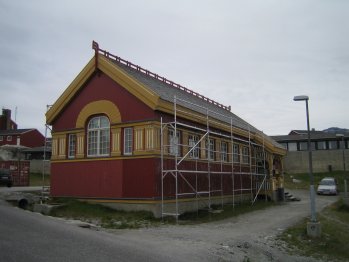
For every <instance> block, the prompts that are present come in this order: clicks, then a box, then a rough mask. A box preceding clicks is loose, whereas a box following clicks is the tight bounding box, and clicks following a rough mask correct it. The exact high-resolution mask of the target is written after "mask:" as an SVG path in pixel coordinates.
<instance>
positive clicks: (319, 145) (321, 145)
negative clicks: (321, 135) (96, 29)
mask: <svg viewBox="0 0 349 262" xmlns="http://www.w3.org/2000/svg"><path fill="white" fill-rule="evenodd" d="M317 149H318V150H324V149H326V142H325V141H318V142H317Z"/></svg>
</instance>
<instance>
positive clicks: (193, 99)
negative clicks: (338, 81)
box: [108, 56, 283, 148]
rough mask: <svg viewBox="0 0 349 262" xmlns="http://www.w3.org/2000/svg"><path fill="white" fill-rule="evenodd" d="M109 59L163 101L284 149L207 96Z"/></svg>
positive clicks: (137, 67)
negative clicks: (223, 123)
mask: <svg viewBox="0 0 349 262" xmlns="http://www.w3.org/2000/svg"><path fill="white" fill-rule="evenodd" d="M113 57H114V56H113ZM108 58H109V59H110V61H112V62H113V63H114V64H116V65H117V66H118V67H119V68H121V69H122V70H123V71H124V72H125V73H126V74H128V75H130V76H132V77H133V78H134V79H136V80H137V81H139V82H140V83H142V84H144V85H145V86H147V87H148V88H150V89H151V90H152V91H153V92H154V93H156V94H157V95H158V96H159V97H160V98H161V99H163V100H165V101H168V102H170V103H174V99H175V97H176V98H177V100H176V103H177V104H179V105H181V106H183V107H185V108H188V109H191V110H193V111H195V112H198V113H201V114H204V115H206V114H207V112H208V115H209V116H210V117H212V118H215V119H217V120H220V121H222V122H225V123H226V124H228V125H230V124H231V123H232V125H233V126H234V127H237V128H240V129H242V130H245V131H251V132H252V133H260V134H262V135H263V136H264V138H265V139H266V140H268V141H270V142H271V143H272V144H273V145H274V146H276V147H279V148H283V147H282V146H281V145H280V144H278V143H277V142H276V141H274V140H273V139H271V138H270V137H269V136H267V135H265V134H263V133H262V132H261V131H259V130H258V129H257V128H255V127H254V126H252V125H250V124H249V123H247V122H246V121H245V120H243V119H242V118H240V117H238V116H237V115H235V114H234V113H232V112H231V111H230V107H226V106H223V105H221V104H219V103H217V102H215V101H213V100H211V99H209V98H207V97H205V96H202V95H200V94H198V93H196V92H194V91H192V90H189V89H187V88H185V87H183V86H181V85H179V84H176V83H174V82H172V81H170V80H168V79H166V78H164V77H161V76H158V75H157V74H154V73H152V72H150V71H148V70H145V69H143V68H141V67H139V66H136V65H134V64H132V63H130V62H128V61H125V60H123V59H121V58H119V57H114V58H116V59H112V58H110V57H108Z"/></svg>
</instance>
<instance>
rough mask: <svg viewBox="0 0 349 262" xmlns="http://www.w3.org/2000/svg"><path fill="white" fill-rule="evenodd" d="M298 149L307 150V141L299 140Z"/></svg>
mask: <svg viewBox="0 0 349 262" xmlns="http://www.w3.org/2000/svg"><path fill="white" fill-rule="evenodd" d="M299 150H301V151H305V150H308V142H300V143H299Z"/></svg>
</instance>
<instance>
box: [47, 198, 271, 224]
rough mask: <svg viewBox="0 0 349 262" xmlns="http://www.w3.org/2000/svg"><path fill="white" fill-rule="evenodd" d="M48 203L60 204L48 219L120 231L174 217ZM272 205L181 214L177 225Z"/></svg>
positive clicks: (76, 203)
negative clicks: (162, 217) (76, 222)
mask: <svg viewBox="0 0 349 262" xmlns="http://www.w3.org/2000/svg"><path fill="white" fill-rule="evenodd" d="M52 202H54V203H56V204H62V206H60V207H57V208H55V209H53V211H51V213H50V215H52V216H56V217H63V218H68V219H78V220H81V221H85V222H89V223H94V224H97V225H100V226H101V227H104V228H112V229H123V228H142V227H150V226H159V225H160V224H163V223H166V224H175V223H176V220H175V218H174V217H165V218H164V219H163V220H162V219H161V218H154V216H153V214H152V213H151V212H146V211H137V212H124V211H119V210H115V209H112V208H109V207H105V206H102V205H99V204H92V203H87V202H82V201H78V200H75V199H68V198H57V199H53V200H52ZM271 205H274V204H273V203H271V202H265V201H264V200H260V201H256V202H255V204H254V205H253V206H251V204H250V203H244V204H240V205H236V206H235V207H233V206H232V205H225V206H224V210H221V209H220V208H221V207H220V206H219V207H218V206H216V207H214V208H213V209H212V210H216V211H217V210H219V212H208V210H199V211H198V212H191V213H185V214H182V215H181V216H180V217H179V224H200V223H206V222H212V221H217V220H222V219H226V218H229V217H234V216H238V215H241V214H244V213H247V212H251V211H255V210H260V209H264V208H268V207H270V206H271Z"/></svg>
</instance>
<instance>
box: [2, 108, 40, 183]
mask: <svg viewBox="0 0 349 262" xmlns="http://www.w3.org/2000/svg"><path fill="white" fill-rule="evenodd" d="M44 144H45V137H44V136H43V135H42V134H41V133H40V132H39V131H38V130H37V129H35V128H26V129H18V126H17V124H16V123H15V122H14V121H13V120H12V119H11V110H10V109H3V110H2V115H0V167H1V168H8V169H10V171H11V174H12V177H13V185H14V186H28V185H29V173H30V171H31V168H32V163H31V162H30V161H26V160H30V159H31V157H28V156H30V154H32V156H33V154H36V156H37V155H39V154H40V153H39V152H38V150H37V149H36V150H35V152H33V151H34V148H38V147H40V148H42V147H43V146H44ZM41 155H43V153H41ZM36 165H37V166H39V167H40V166H42V161H41V162H40V163H37V164H36Z"/></svg>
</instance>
